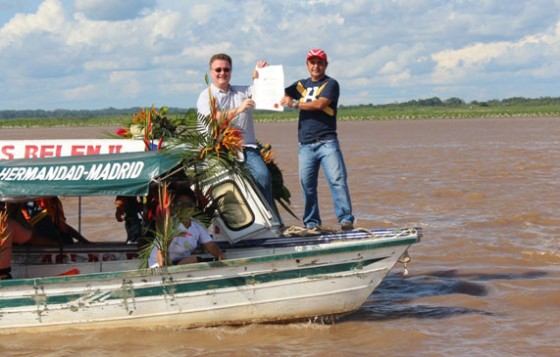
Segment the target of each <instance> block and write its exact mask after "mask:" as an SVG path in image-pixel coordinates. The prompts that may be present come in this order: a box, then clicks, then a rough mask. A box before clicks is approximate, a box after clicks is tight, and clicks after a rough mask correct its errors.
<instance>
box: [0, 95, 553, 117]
mask: <svg viewBox="0 0 560 357" xmlns="http://www.w3.org/2000/svg"><path fill="white" fill-rule="evenodd" d="M514 106H515V107H533V106H534V107H537V106H540V107H542V106H556V107H560V97H541V98H523V97H512V98H507V99H501V100H499V99H493V100H489V101H484V102H482V101H471V102H469V103H466V102H465V101H464V100H462V99H461V98H456V97H452V98H448V99H445V100H442V99H440V98H438V97H433V98H426V99H415V100H410V101H408V102H403V103H390V104H375V105H374V104H360V105H352V106H344V105H341V106H340V108H341V109H343V110H344V109H386V108H399V109H414V108H421V107H422V108H456V109H458V108H463V109H469V108H470V109H472V108H473V107H478V108H500V107H502V108H507V107H514ZM140 109H141V108H140V107H132V108H127V109H117V108H112V107H110V108H105V109H95V110H85V109H81V110H69V109H56V110H41V109H38V110H0V119H22V118H26V119H34V118H49V119H64V118H84V119H85V118H103V117H115V116H132V114H134V113H137V112H138V111H139V110H140ZM168 113H169V114H180V115H185V114H186V115H187V117H191V116H193V115H194V114H193V113H196V110H195V109H194V108H188V109H187V108H171V107H170V108H168Z"/></svg>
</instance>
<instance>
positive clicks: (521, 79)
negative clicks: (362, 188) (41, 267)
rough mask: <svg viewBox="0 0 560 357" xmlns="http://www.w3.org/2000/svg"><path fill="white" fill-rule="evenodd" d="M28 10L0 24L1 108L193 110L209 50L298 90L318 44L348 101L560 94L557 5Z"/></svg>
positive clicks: (54, 0) (98, 2) (400, 0)
mask: <svg viewBox="0 0 560 357" xmlns="http://www.w3.org/2000/svg"><path fill="white" fill-rule="evenodd" d="M18 4H20V3H19V2H18ZM21 4H22V5H18V6H11V7H9V8H3V9H2V10H6V11H8V12H9V14H8V13H4V12H3V13H2V16H0V50H1V51H2V56H0V80H1V81H2V83H3V87H2V89H1V90H2V93H1V94H2V95H0V109H3V108H6V109H14V108H21V107H35V108H45V109H48V108H52V107H55V106H56V107H66V108H73V107H86V108H100V107H103V108H104V107H108V106H114V107H123V106H124V107H129V106H137V105H151V103H152V102H159V103H162V104H168V105H170V106H183V107H184V106H194V105H195V102H196V96H197V94H198V93H197V92H198V91H200V89H202V88H203V86H204V85H205V84H204V73H205V72H206V71H207V68H208V59H209V58H210V56H211V55H212V54H214V53H218V52H226V53H228V54H230V55H231V56H232V57H233V60H234V68H235V70H234V75H233V82H234V83H238V84H247V83H248V82H249V78H250V73H251V70H252V68H253V67H254V64H255V61H256V60H258V59H266V60H267V61H269V62H270V63H272V64H282V65H284V69H285V77H286V83H291V82H292V81H294V80H296V79H299V78H302V77H304V76H307V75H308V73H307V70H306V68H305V54H306V52H307V50H308V49H310V48H312V47H321V48H323V49H325V50H326V51H327V53H328V55H329V62H330V63H329V67H328V74H330V75H331V76H333V77H334V78H336V79H338V80H339V82H340V83H341V86H342V92H341V93H342V94H341V99H340V103H341V104H360V102H363V103H385V102H394V101H399V100H411V99H417V98H419V97H420V98H424V97H430V96H440V97H442V98H446V97H447V96H449V95H450V94H453V96H457V97H460V98H463V99H465V100H467V101H468V100H474V99H476V100H484V99H485V98H484V97H483V96H485V95H491V96H492V98H496V97H508V96H514V95H515V96H540V95H551V96H557V95H559V93H558V92H559V89H558V86H557V84H556V83H555V82H557V80H558V76H559V73H560V65H559V64H557V63H558V61H557V58H558V57H559V56H560V46H559V38H560V15H559V14H560V2H559V1H558V0H541V1H540V2H539V6H535V5H534V3H532V2H528V1H520V2H503V1H500V0H485V1H481V2H477V3H472V2H464V1H453V2H450V1H446V0H418V1H414V2H412V1H404V0H379V1H377V0H376V1H374V2H372V1H367V0H347V1H334V0H333V1H319V0H315V1H302V2H278V1H274V0H248V1H243V2H238V1H235V0H206V1H204V2H198V3H194V4H193V3H192V2H184V1H176V0H125V1H113V0H95V1H94V0H28V1H26V2H21ZM30 4H31V5H30ZM33 4H34V5H33ZM32 5H33V6H34V7H33V6H32ZM35 88H40V89H43V92H42V93H41V92H40V90H39V89H37V90H35ZM45 88H48V91H45V90H44V89H45ZM47 92H48V93H47ZM19 98H26V100H20V99H19ZM163 102H166V103H163Z"/></svg>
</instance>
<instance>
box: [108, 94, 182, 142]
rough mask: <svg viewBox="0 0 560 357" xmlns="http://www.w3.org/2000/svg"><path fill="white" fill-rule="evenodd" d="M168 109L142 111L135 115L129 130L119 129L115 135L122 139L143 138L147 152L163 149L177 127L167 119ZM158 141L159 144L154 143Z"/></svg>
mask: <svg viewBox="0 0 560 357" xmlns="http://www.w3.org/2000/svg"><path fill="white" fill-rule="evenodd" d="M167 111H168V108H167V107H165V106H164V107H161V108H160V109H159V110H157V109H156V108H155V107H154V106H153V105H152V107H151V108H150V109H149V110H147V109H145V108H142V109H140V111H139V112H138V113H135V114H134V115H133V119H132V123H131V124H130V126H129V128H128V129H127V128H119V129H117V130H116V131H115V134H116V135H117V136H119V137H121V138H125V139H131V138H137V137H141V138H142V140H143V141H144V144H145V145H146V151H149V150H152V149H153V148H155V149H156V150H159V149H161V147H162V146H163V142H164V141H165V139H166V138H170V137H172V136H173V134H174V133H175V130H176V128H177V127H176V126H175V125H174V124H173V123H171V122H170V121H169V120H168V119H167V116H166V114H167ZM156 140H157V144H154V142H155V141H156Z"/></svg>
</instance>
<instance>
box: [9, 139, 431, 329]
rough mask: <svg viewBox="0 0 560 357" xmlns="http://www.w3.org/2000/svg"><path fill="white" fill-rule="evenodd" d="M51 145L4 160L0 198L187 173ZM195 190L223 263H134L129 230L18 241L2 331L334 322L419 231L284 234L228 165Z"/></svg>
mask: <svg viewBox="0 0 560 357" xmlns="http://www.w3.org/2000/svg"><path fill="white" fill-rule="evenodd" d="M97 142H99V140H98V141H97ZM74 144H75V145H79V141H78V144H76V143H74ZM25 145H34V144H33V143H29V142H26V143H25ZM68 145H70V144H68ZM84 145H86V146H87V145H89V144H84ZM0 147H2V143H1V142H0ZM4 147H5V146H4ZM138 150H143V149H142V148H140V149H138ZM66 151H67V152H72V151H71V150H70V151H68V150H66ZM113 151H115V150H113ZM3 152H4V153H7V152H8V151H7V150H4V151H3ZM13 152H15V151H13ZM20 152H25V151H20ZM47 152H48V153H49V154H48V155H33V156H29V155H28V156H26V155H25V154H21V155H20V156H17V157H16V156H15V155H12V156H11V157H9V159H6V160H2V161H0V201H6V202H18V201H19V202H21V201H26V200H30V199H33V198H36V197H45V196H73V197H83V198H84V199H87V198H88V197H90V196H107V197H108V199H111V197H113V199H114V196H117V195H125V196H146V195H147V194H148V190H149V185H150V183H154V182H157V183H160V184H161V183H162V182H164V181H165V179H166V178H167V177H169V174H170V173H172V172H177V170H185V169H188V168H185V167H183V163H182V161H181V160H182V159H181V157H180V156H178V155H175V154H174V153H173V152H172V151H169V152H165V151H137V149H130V150H125V149H123V150H120V149H119V152H100V153H95V152H91V151H90V152H88V151H87V150H86V151H83V152H81V154H79V155H72V154H68V156H64V154H62V153H63V152H65V150H62V149H61V150H58V149H53V150H51V151H47ZM74 153H75V152H74ZM18 157H19V158H18ZM201 189H202V190H203V191H204V192H207V193H208V194H209V195H210V197H211V198H212V199H213V200H214V201H216V203H217V204H216V205H215V212H214V215H213V216H212V220H211V222H210V223H209V226H208V229H209V232H210V233H211V235H212V236H213V239H214V241H215V242H216V243H217V244H218V245H219V246H220V248H221V249H222V251H223V252H224V255H225V257H226V259H225V260H220V261H214V260H212V259H210V258H209V256H205V255H204V254H203V253H202V252H201V253H200V254H201V259H200V262H198V263H194V264H185V265H174V266H163V267H160V268H140V267H139V266H140V264H139V262H140V258H139V250H138V249H139V248H138V246H137V245H136V244H127V242H126V238H124V236H125V235H126V233H125V230H124V228H123V232H122V233H123V240H122V242H103V241H98V240H95V243H92V244H82V243H75V244H72V245H68V246H64V247H40V246H29V245H24V246H14V248H13V252H12V275H13V279H11V280H1V281H0V332H6V331H7V332H13V331H17V330H22V329H24V330H27V329H31V330H41V331H42V330H48V329H63V328H69V327H71V328H93V329H95V328H115V327H154V326H158V325H162V326H175V327H180V328H196V327H209V326H221V325H245V324H254V323H276V322H290V321H322V322H333V321H336V319H337V318H339V317H340V316H343V315H345V314H348V313H351V312H354V311H357V310H359V309H360V307H361V306H362V305H363V304H364V303H365V301H366V300H367V299H368V297H369V296H370V295H371V294H372V292H373V291H374V289H375V288H376V287H377V286H378V285H379V284H380V283H381V281H382V280H383V279H384V278H385V276H386V275H387V274H388V273H389V271H391V269H393V267H394V266H395V264H397V262H399V261H400V260H401V261H402V260H403V257H408V253H407V252H408V249H409V247H410V246H411V245H413V244H415V243H418V242H419V241H420V239H421V237H422V229H421V228H418V227H403V228H381V229H354V230H350V231H322V232H319V233H317V232H309V231H308V230H305V229H299V230H298V229H289V228H290V227H285V226H284V225H283V223H282V219H281V217H280V215H279V214H278V211H277V210H275V209H272V208H271V207H269V206H268V204H267V203H266V200H265V199H264V198H263V196H262V195H261V194H260V191H259V190H258V189H257V188H256V185H255V184H254V183H253V182H252V181H251V180H250V179H248V178H247V177H245V176H244V175H240V174H238V173H236V172H234V171H230V170H223V171H221V172H220V173H219V174H216V175H215V177H212V180H209V181H207V182H204V183H203V186H202V188H201ZM291 228H295V227H291ZM206 258H208V259H206Z"/></svg>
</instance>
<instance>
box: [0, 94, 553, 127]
mask: <svg viewBox="0 0 560 357" xmlns="http://www.w3.org/2000/svg"><path fill="white" fill-rule="evenodd" d="M139 109H140V108H129V109H115V108H107V109H101V110H54V111H45V110H3V111H0V127H36V126H41V127H54V126H124V125H126V124H127V123H130V120H131V118H132V115H133V114H134V113H136V112H138V110H139ZM167 116H168V118H169V120H170V121H171V122H172V123H173V124H175V125H177V126H179V125H186V126H191V125H193V124H194V123H196V109H193V108H189V109H180V108H169V109H168V113H167ZM297 116H298V114H297V111H295V110H290V109H287V110H285V111H284V112H270V111H258V110H257V111H255V120H256V121H258V122H277V121H293V120H297ZM530 116H549V117H552V116H560V97H541V98H523V97H512V98H507V99H502V100H498V99H492V100H488V101H484V102H482V101H472V102H469V103H467V102H465V101H463V100H462V99H460V98H455V97H453V98H448V99H446V100H441V99H440V98H438V97H433V98H426V99H417V100H411V101H408V102H404V103H391V104H378V105H373V104H361V105H352V106H342V105H341V106H340V107H339V110H338V118H339V119H340V120H394V119H453V118H487V117H530Z"/></svg>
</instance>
